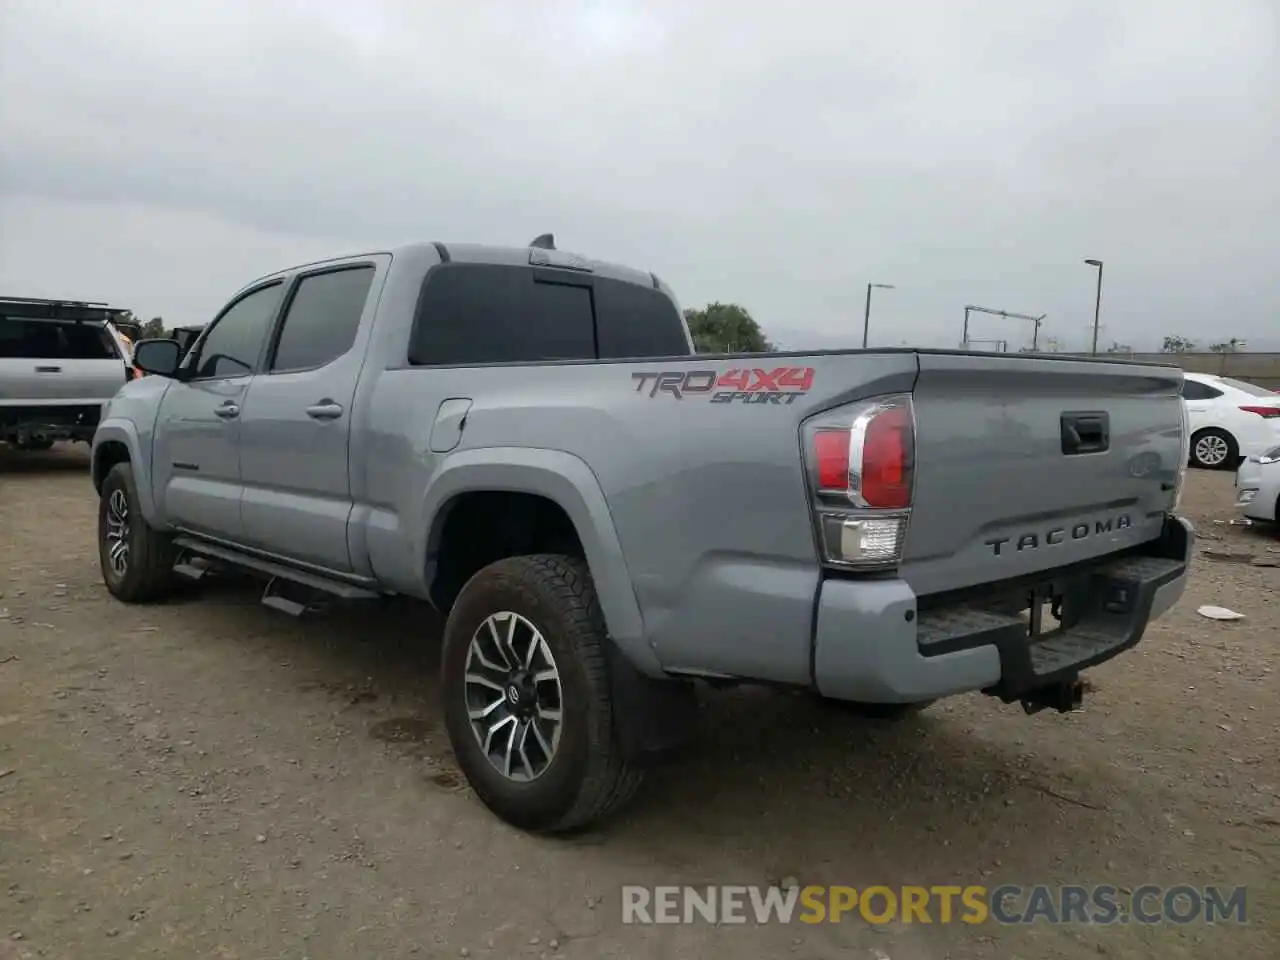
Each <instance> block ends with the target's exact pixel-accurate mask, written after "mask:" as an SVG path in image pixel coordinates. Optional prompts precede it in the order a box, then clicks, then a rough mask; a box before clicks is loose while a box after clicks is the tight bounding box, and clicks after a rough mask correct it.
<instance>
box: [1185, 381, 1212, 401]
mask: <svg viewBox="0 0 1280 960" xmlns="http://www.w3.org/2000/svg"><path fill="white" fill-rule="evenodd" d="M1220 396H1222V391H1221V390H1215V389H1213V387H1210V386H1208V385H1207V384H1203V383H1201V382H1200V381H1199V380H1183V381H1182V399H1184V400H1212V399H1214V398H1215V397H1220Z"/></svg>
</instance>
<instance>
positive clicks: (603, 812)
mask: <svg viewBox="0 0 1280 960" xmlns="http://www.w3.org/2000/svg"><path fill="white" fill-rule="evenodd" d="M607 642H608V639H607V637H606V633H605V626H604V617H603V615H602V614H601V612H600V605H599V602H598V601H597V599H596V594H595V587H594V586H593V584H592V582H591V576H590V574H589V573H588V571H587V568H586V565H585V564H584V563H582V561H580V560H577V559H574V558H571V557H565V556H557V555H549V554H544V555H537V556H525V557H511V558H508V559H505V560H499V561H498V562H496V563H493V564H490V565H489V566H487V567H485V568H484V569H482V570H481V571H480V572H479V573H477V574H476V575H475V576H473V577H472V578H471V579H470V580H469V581H468V582H467V584H466V586H464V587H463V588H462V592H461V594H459V596H458V599H457V602H456V603H455V604H454V606H453V609H452V611H451V612H450V614H449V619H448V622H447V623H446V625H445V638H444V654H443V661H442V665H441V688H442V693H443V697H444V714H445V725H446V727H447V728H448V732H449V740H450V742H451V744H452V745H453V751H454V755H455V756H456V758H457V761H458V766H459V767H461V768H462V772H463V773H464V774H465V775H466V777H467V780H468V782H469V783H470V784H471V786H472V788H473V789H474V790H475V792H476V794H477V796H479V797H480V799H481V800H482V801H483V802H484V803H485V805H486V806H488V807H489V809H490V810H492V811H493V812H494V813H496V814H497V815H498V816H499V817H501V818H502V819H503V820H506V821H507V822H508V823H510V824H512V825H513V826H516V827H520V828H521V829H525V830H533V831H540V832H559V831H567V830H572V829H576V828H580V827H584V826H586V825H588V824H590V823H592V822H594V821H597V820H600V819H602V818H604V817H605V816H607V815H608V814H609V813H610V812H612V811H613V810H614V809H616V808H618V807H619V806H621V805H622V804H623V803H625V802H626V801H627V800H628V799H630V797H631V795H632V794H633V793H634V792H635V790H636V788H637V787H638V786H639V784H640V780H641V774H640V772H639V771H637V770H634V769H632V768H631V767H629V766H628V764H627V763H626V761H625V760H624V758H623V755H622V750H621V747H620V745H619V743H618V738H617V734H616V730H615V728H614V723H613V704H612V699H611V694H610V688H609V680H608V676H607V674H606V669H605V648H604V645H605V644H606V643H607Z"/></svg>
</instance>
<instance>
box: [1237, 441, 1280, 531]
mask: <svg viewBox="0 0 1280 960" xmlns="http://www.w3.org/2000/svg"><path fill="white" fill-rule="evenodd" d="M1236 509H1237V510H1239V511H1240V512H1241V513H1242V514H1244V515H1245V516H1246V517H1250V518H1252V519H1254V520H1273V521H1274V520H1280V446H1276V447H1273V448H1272V449H1270V450H1264V451H1263V452H1262V453H1260V454H1258V455H1256V456H1252V457H1249V458H1248V459H1246V460H1245V462H1244V463H1242V464H1240V469H1239V470H1237V471H1236Z"/></svg>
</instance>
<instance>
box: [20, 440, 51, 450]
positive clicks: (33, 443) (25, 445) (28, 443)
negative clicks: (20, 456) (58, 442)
mask: <svg viewBox="0 0 1280 960" xmlns="http://www.w3.org/2000/svg"><path fill="white" fill-rule="evenodd" d="M16 446H17V448H18V449H19V450H31V451H39V450H48V449H49V448H50V447H52V446H53V439H52V438H51V437H27V438H26V439H25V440H19V441H18V442H17V444H16Z"/></svg>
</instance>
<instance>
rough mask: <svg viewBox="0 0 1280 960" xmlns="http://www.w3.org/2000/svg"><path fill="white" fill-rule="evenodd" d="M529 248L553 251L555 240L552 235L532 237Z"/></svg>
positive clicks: (545, 234)
mask: <svg viewBox="0 0 1280 960" xmlns="http://www.w3.org/2000/svg"><path fill="white" fill-rule="evenodd" d="M529 246H531V247H535V248H537V249H539V250H554V249H555V248H556V238H555V236H554V235H553V234H550V233H543V234H540V235H538V236H536V237H534V238H533V240H532V242H530V244H529Z"/></svg>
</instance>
